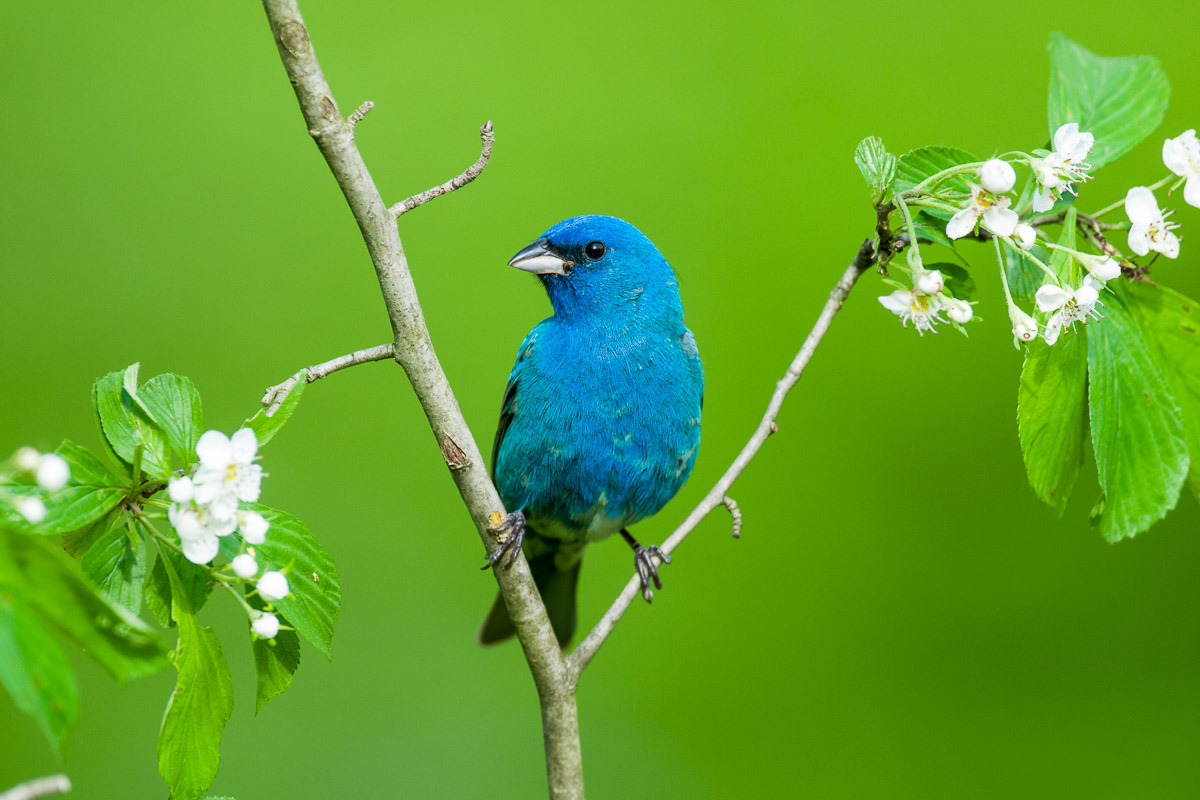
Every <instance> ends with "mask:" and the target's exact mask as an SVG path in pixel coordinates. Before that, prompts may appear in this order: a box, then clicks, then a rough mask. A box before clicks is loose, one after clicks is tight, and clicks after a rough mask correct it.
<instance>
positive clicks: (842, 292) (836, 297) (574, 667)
mask: <svg viewBox="0 0 1200 800" xmlns="http://www.w3.org/2000/svg"><path fill="white" fill-rule="evenodd" d="M880 249H881V250H882V249H883V248H880ZM878 257H879V256H877V255H876V241H875V240H874V239H867V240H866V241H865V242H863V244H862V246H861V247H859V249H858V254H857V255H856V256H855V257H854V260H853V261H852V262H851V264H850V266H849V267H847V268H846V271H845V272H844V273H843V274H842V278H841V280H839V281H838V282H837V285H836V286H834V288H833V291H832V292H830V293H829V299H828V300H827V301H826V302H825V307H824V308H823V309H822V310H821V315H820V316H819V317H817V321H816V323H815V324H814V325H813V328H812V330H811V331H810V332H809V334H808V338H806V339H805V340H804V344H802V345H801V346H800V352H798V353H797V354H796V357H795V358H794V359H792V363H791V366H789V367H788V369H787V372H786V373H785V374H784V376H783V378H781V379H780V380H779V382H778V383H776V384H775V393H774V394H773V395H771V400H770V402H769V403H768V404H767V410H766V413H765V414H763V417H762V420H761V421H760V422H759V423H758V428H756V429H755V431H754V435H753V436H751V437H750V441H748V442H747V443H746V445H745V447H743V448H742V451H741V452H740V453H738V456H737V458H735V459H734V460H733V463H732V464H731V465H730V466H729V469H727V470H725V474H724V475H722V476H721V478H720V480H718V481H717V483H716V485H715V486H713V488H712V489H710V490H709V492H708V494H707V495H706V496H705V497H704V499H703V500H701V501H700V504H699V505H698V506H696V507H695V508H694V509H693V510H692V513H690V514H688V516H687V519H685V520H684V521H683V523H682V524H681V525H680V526H679V527H678V528H676V529H675V532H674V533H672V534H671V535H670V536H669V537H667V541H666V542H664V543H663V545H662V546H661V549H662V551H663V552H664V553H666V554H667V555H670V554H671V553H673V552H674V551H675V548H677V547H678V546H679V545H680V543H682V542H683V540H684V539H686V538H687V535H688V534H689V533H691V532H692V530H694V529H695V527H696V526H697V525H699V524H700V521H701V520H702V519H704V518H705V517H706V516H708V514H709V513H710V512H711V511H712V510H713V509H715V508H719V507H721V506H722V505H723V506H725V507H726V508H728V509H729V513H730V515H731V516H732V518H733V529H734V536H737V535H738V533H740V531H741V522H742V515H741V512H740V511H738V508H737V504H736V503H734V502H733V501H732V500H730V499H729V497H728V495H727V494H726V493H727V492H728V491H729V489H730V487H731V486H733V483H734V481H736V480H737V479H738V477H739V476H740V475H741V474H742V472H744V471H745V469H746V467H747V466H749V464H750V461H751V459H753V458H754V456H755V455H756V454H757V453H758V451H759V449H761V448H762V446H763V444H764V443H765V442H766V441H767V439H768V438H770V436H771V434H773V433H775V432H776V431H778V430H779V426H778V424H776V422H775V419H776V417H778V416H779V409H780V408H782V407H783V401H784V399H785V398H786V397H787V395H788V392H790V391H791V389H792V387H793V386H795V385H796V382H797V381H799V380H800V376H801V375H802V374H803V373H804V368H805V366H807V365H808V362H809V360H810V359H812V357H813V353H814V352H816V349H817V345H818V344H820V343H821V339H822V337H824V336H825V331H827V330H829V325H830V323H832V322H833V317H834V315H835V314H837V312H838V311H839V310H840V309H841V307H842V303H844V302H845V301H846V297H847V295H849V294H850V290H851V289H852V288H854V283H855V281H857V280H858V278H859V276H860V275H862V274H863V272H865V271H866V270H867V269H869V268H870V267H871V265H872V264H874V263H875V261H876V259H877V258H878ZM656 561H657V559H656ZM659 563H661V562H659ZM640 591H641V579H640V578H639V577H638V576H637V575H634V576H633V577H632V578H631V579H630V580H629V582H628V583H627V584H625V588H624V589H622V590H621V594H620V595H619V596H618V597H617V599H616V602H614V603H613V604H612V606H611V607H610V608H609V609H608V611H607V612H605V614H604V616H603V617H601V619H600V621H599V622H598V623H596V627H595V628H593V629H592V631H591V633H589V634H588V635H587V638H585V639H584V640H583V641H582V642H580V643H579V646H578V647H576V648H575V652H573V653H572V654H571V656H570V657H569V658H568V659H567V673H568V677H569V679H570V681H571V685H572V686H575V685H577V684H578V682H579V676H580V674H582V673H583V670H584V669H585V668H586V667H587V665H588V664H589V663H591V660H592V658H594V657H595V655H596V652H597V651H598V650H599V649H600V646H601V645H603V644H604V641H605V640H606V639H607V638H608V635H609V634H610V633H612V631H613V628H615V627H616V624H617V622H618V621H619V620H620V619H621V615H622V614H624V613H625V609H627V608H629V605H630V603H632V602H633V600H634V598H635V597H637V595H638V594H639V593H640Z"/></svg>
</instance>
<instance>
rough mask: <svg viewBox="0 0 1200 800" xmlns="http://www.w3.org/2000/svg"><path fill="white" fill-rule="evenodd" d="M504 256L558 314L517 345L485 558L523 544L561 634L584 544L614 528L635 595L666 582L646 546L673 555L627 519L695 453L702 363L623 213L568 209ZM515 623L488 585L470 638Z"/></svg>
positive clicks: (651, 254) (653, 502)
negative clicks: (642, 537) (642, 540)
mask: <svg viewBox="0 0 1200 800" xmlns="http://www.w3.org/2000/svg"><path fill="white" fill-rule="evenodd" d="M508 263H509V266H513V267H516V268H517V269H521V270H525V271H527V272H532V273H534V274H536V275H537V276H538V278H539V279H540V280H541V282H542V285H543V286H544V287H545V289H546V294H547V295H549V297H550V303H551V305H552V306H553V307H554V314H553V316H551V317H550V318H549V319H545V320H543V321H542V322H540V323H538V324H537V325H536V326H535V327H534V328H533V330H532V331H530V332H529V335H528V336H526V337H525V341H523V342H522V343H521V347H520V349H519V350H518V351H517V363H516V365H515V366H514V367H513V369H512V373H511V374H510V375H509V377H508V386H507V388H506V389H505V391H504V401H503V403H502V407H501V411H500V424H499V426H498V429H497V431H496V440H495V445H494V447H493V448H492V477H493V479H494V480H495V482H496V488H497V489H498V490H499V492H500V497H501V498H502V499H503V500H504V503H505V506H506V507H507V508H509V509H512V512H511V513H510V514H509V515H508V517H507V518H505V519H504V520H503V522H501V523H500V524H499V525H497V526H494V527H493V528H492V530H493V531H494V532H496V533H507V534H508V535H507V538H506V539H505V541H504V543H503V545H502V546H501V548H500V549H498V550H496V551H495V553H493V554H492V556H491V557H490V558H489V560H488V563H487V565H485V566H484V569H487V567H489V566H495V565H497V564H503V561H504V556H505V554H508V555H509V559H508V563H511V562H512V561H514V560H515V559H516V557H517V553H518V551H519V550H523V551H524V553H525V556H526V558H528V560H529V568H530V570H531V572H532V573H533V577H534V580H535V581H536V583H537V587H538V590H539V591H540V592H541V595H542V600H543V601H544V602H545V604H546V609H547V611H548V612H549V615H550V622H551V624H552V625H553V626H554V632H555V635H556V636H557V637H558V641H559V642H560V643H561V644H566V643H567V641H569V640H570V638H571V635H572V634H573V633H574V631H575V589H576V585H577V584H578V581H579V567H580V562H581V559H582V557H583V551H584V549H585V548H586V547H587V545H588V544H589V543H590V542H595V541H598V540H600V539H604V538H606V537H608V536H611V535H612V534H614V533H620V534H621V536H622V537H623V538H624V539H625V541H626V542H628V543H629V545H630V547H632V548H633V552H634V565H635V568H636V569H637V572H638V574H639V575H640V577H641V581H642V596H643V597H644V598H645V599H646V601H647V602H649V601H650V599H651V598H652V597H653V592H652V591H651V589H650V585H651V583H653V584H654V586H655V587H656V588H658V589H661V588H662V581H661V580H660V578H659V576H658V570H657V569H656V568H655V565H654V561H653V560H652V558H651V556H652V555H658V556H659V557H660V558H661V559H662V561H663V562H664V563H669V561H670V559H669V558H667V557H666V556H665V554H663V553H662V552H661V551H660V550H659V549H658V547H657V545H654V546H650V547H642V545H641V544H639V543H638V541H637V540H636V539H634V538H633V536H632V535H630V533H629V531H628V530H627V529H628V527H629V526H630V525H633V524H634V523H635V522H638V521H639V520H642V519H645V518H646V517H649V516H650V515H652V514H654V513H655V512H657V511H658V510H659V509H660V508H662V507H663V506H664V505H665V504H666V503H667V501H668V500H670V499H671V498H672V497H674V496H675V493H676V492H678V491H679V488H680V487H681V486H683V483H684V481H686V480H687V478H688V475H689V474H690V473H691V471H692V466H693V465H694V464H695V463H696V451H697V450H698V448H699V446H700V409H701V407H702V406H703V395H704V373H703V371H702V370H701V367H700V355H699V352H698V351H697V349H696V339H695V337H693V336H692V332H691V331H690V330H688V329H687V327H686V326H685V325H684V324H683V306H682V304H681V303H680V300H679V285H678V282H677V281H676V279H675V273H674V272H673V271H672V270H671V266H670V265H669V264H668V263H667V260H666V259H665V258H663V256H662V254H661V253H659V252H658V249H657V248H656V247H655V246H654V245H653V244H652V243H651V242H650V240H649V239H647V238H646V236H645V235H644V234H643V233H642V232H641V231H639V230H638V229H637V228H635V227H633V226H632V225H630V224H629V223H628V222H625V221H624V220H620V219H617V218H616V217H605V216H581V217H573V218H571V219H568V220H564V221H563V222H560V223H558V224H557V225H555V226H554V227H552V228H550V229H549V230H548V231H546V232H545V233H543V234H542V235H541V236H540V237H539V238H538V240H537V241H536V242H534V243H533V244H531V245H529V246H528V247H526V248H525V249H523V250H521V251H520V252H519V253H517V254H516V255H515V256H513V258H512V260H511V261H509V262H508ZM513 633H514V629H513V625H512V621H511V619H510V618H509V615H508V610H507V608H506V607H505V605H504V599H503V598H502V597H497V598H496V602H495V603H494V604H493V606H492V610H491V612H490V613H489V614H488V616H487V619H486V620H485V621H484V623H483V627H482V628H481V629H480V631H479V640H480V642H482V643H484V644H490V643H492V642H498V641H501V640H503V639H505V638H507V637H508V636H511V635H512V634H513Z"/></svg>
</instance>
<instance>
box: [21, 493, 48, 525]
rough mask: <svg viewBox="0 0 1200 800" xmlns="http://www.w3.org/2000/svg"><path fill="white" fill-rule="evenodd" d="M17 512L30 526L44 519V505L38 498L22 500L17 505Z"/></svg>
mask: <svg viewBox="0 0 1200 800" xmlns="http://www.w3.org/2000/svg"><path fill="white" fill-rule="evenodd" d="M17 511H18V512H20V514H21V516H22V517H24V518H25V519H26V520H27V521H28V522H29V523H30V524H32V525H37V524H38V523H39V522H41V521H42V520H44V519H45V518H46V504H45V503H43V502H42V500H41V498H39V497H26V498H24V499H23V500H21V502H19V503H17Z"/></svg>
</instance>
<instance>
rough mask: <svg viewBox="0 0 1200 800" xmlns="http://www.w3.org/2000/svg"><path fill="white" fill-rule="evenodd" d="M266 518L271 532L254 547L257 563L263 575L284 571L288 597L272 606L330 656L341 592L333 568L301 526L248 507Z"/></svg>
mask: <svg viewBox="0 0 1200 800" xmlns="http://www.w3.org/2000/svg"><path fill="white" fill-rule="evenodd" d="M248 505H249V507H251V508H253V509H254V510H255V511H257V512H258V513H260V514H262V515H263V516H264V517H266V518H267V521H268V522H270V523H271V529H270V530H269V531H267V541H266V542H265V543H263V544H261V545H258V546H257V547H256V548H255V549H256V550H257V552H258V554H259V556H260V558H259V563H260V564H262V563H263V561H264V560H265V562H266V565H265V566H263V567H262V569H263V571H266V570H269V569H273V570H281V571H282V570H285V569H287V571H288V586H289V588H291V590H292V593H291V594H290V595H288V596H287V597H285V598H284V599H282V600H278V601H276V603H275V605H276V606H277V607H278V608H280V609H281V610H282V611H283V613H284V615H285V616H286V617H287V618H288V620H289V621H290V622H291V623H292V625H293V627H295V628H296V630H297V631H298V632H299V633H300V635H301V636H303V637H304V638H305V639H307V640H308V641H309V642H310V643H312V645H313V646H314V647H316V648H317V649H318V650H320V651H321V652H322V653H324V654H325V656H326V657H327V658H329V657H331V655H330V651H329V648H330V644H331V640H332V639H333V625H334V622H335V621H336V620H337V615H338V609H339V608H340V606H341V602H342V589H341V584H340V582H339V581H338V574H337V567H336V566H334V563H333V559H332V558H330V556H329V553H328V552H327V551H326V550H325V548H324V547H322V546H321V543H320V542H318V541H317V539H316V537H315V536H313V535H312V533H311V532H310V531H309V530H308V526H306V525H305V524H304V523H303V522H301V521H300V520H298V519H296V518H295V517H293V516H292V515H291V514H286V513H284V512H283V511H278V510H276V509H274V508H268V507H267V506H262V505H258V504H248Z"/></svg>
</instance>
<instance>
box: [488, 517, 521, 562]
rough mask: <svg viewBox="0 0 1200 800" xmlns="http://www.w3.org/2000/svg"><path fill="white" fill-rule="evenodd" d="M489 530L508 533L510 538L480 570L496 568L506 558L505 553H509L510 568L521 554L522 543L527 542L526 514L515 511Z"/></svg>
mask: <svg viewBox="0 0 1200 800" xmlns="http://www.w3.org/2000/svg"><path fill="white" fill-rule="evenodd" d="M497 516H498V515H497ZM488 530H489V531H491V532H492V533H497V534H499V533H504V532H506V531H507V532H508V538H507V539H505V540H504V541H502V542H501V543H500V546H499V547H497V548H496V550H495V551H494V552H493V553H492V554H491V555H490V556H488V560H487V563H486V564H484V565H483V566H482V567H480V569H488V568H489V567H494V566H496V565H497V564H499V563H500V561H501V559H503V558H504V554H505V553H508V564H509V566H512V565H513V564H515V563H516V561H517V556H518V555H519V554H520V553H521V542H523V541H524V540H525V514H524V513H523V512H521V511H514V512H512V513H511V514H509V515H508V516H507V517H505V518H504V519H503V520H501V521H500V522H498V523H497V524H495V525H489V526H488ZM497 538H499V537H497Z"/></svg>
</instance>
